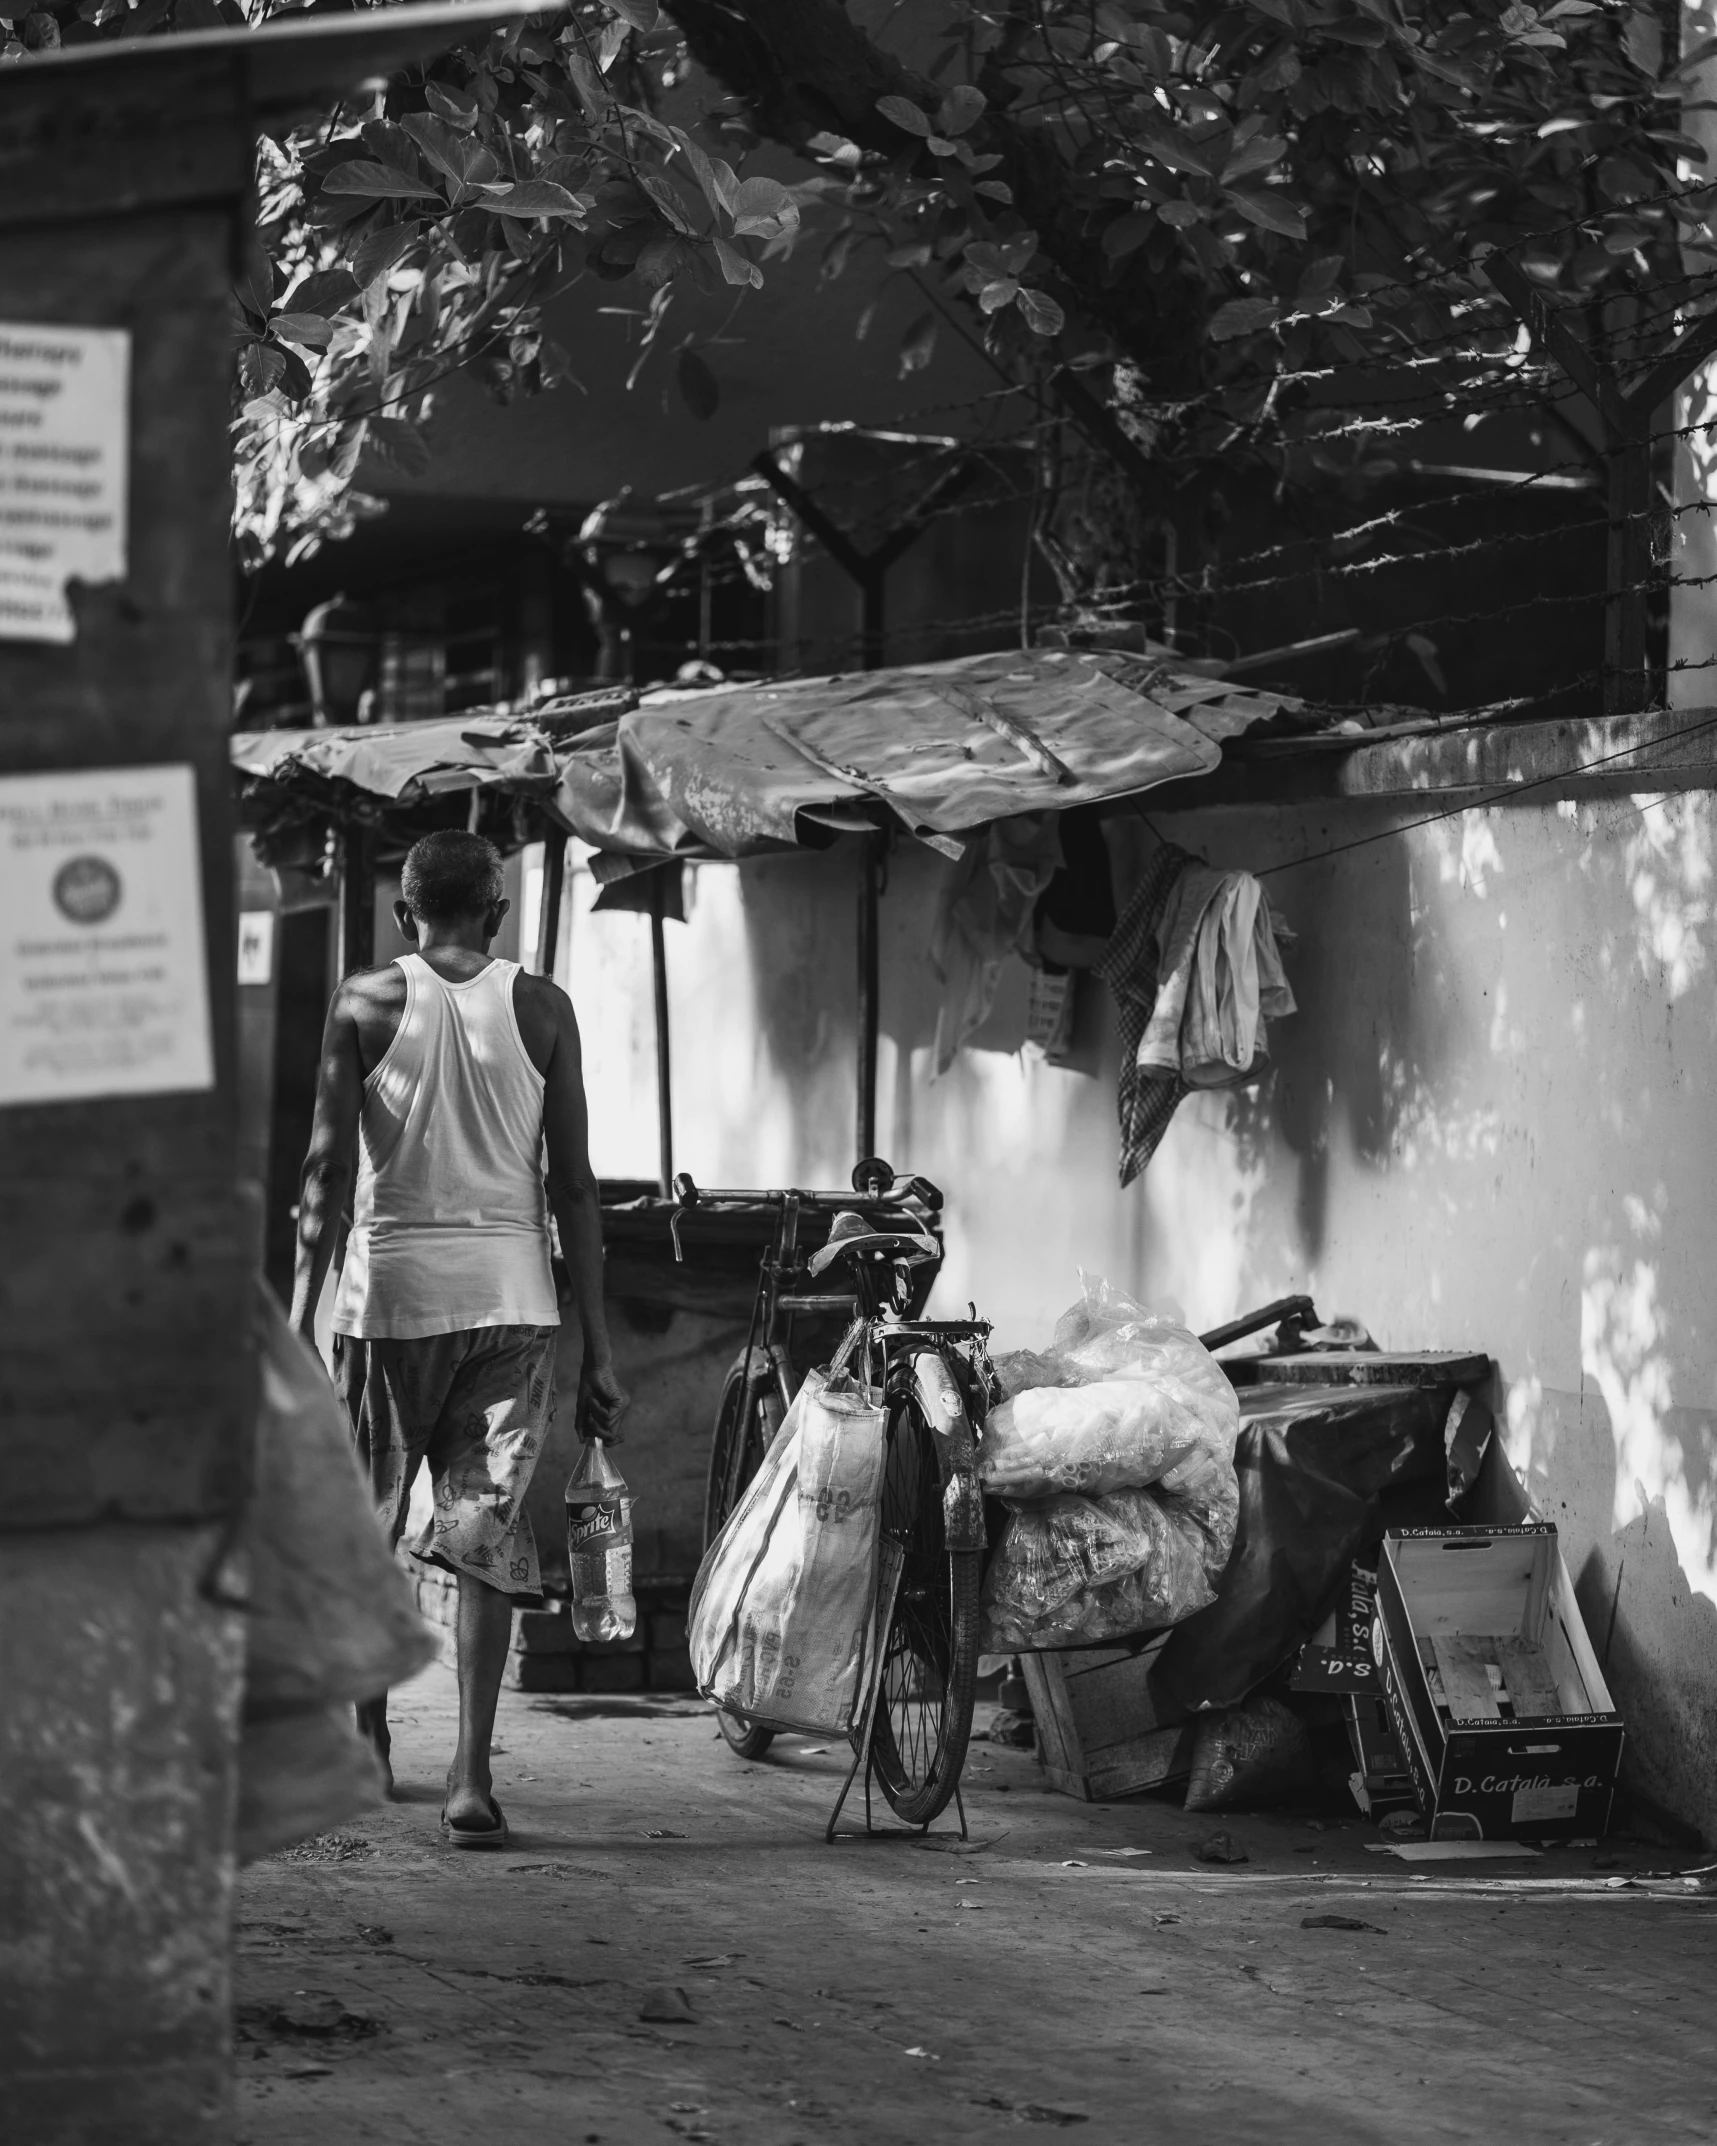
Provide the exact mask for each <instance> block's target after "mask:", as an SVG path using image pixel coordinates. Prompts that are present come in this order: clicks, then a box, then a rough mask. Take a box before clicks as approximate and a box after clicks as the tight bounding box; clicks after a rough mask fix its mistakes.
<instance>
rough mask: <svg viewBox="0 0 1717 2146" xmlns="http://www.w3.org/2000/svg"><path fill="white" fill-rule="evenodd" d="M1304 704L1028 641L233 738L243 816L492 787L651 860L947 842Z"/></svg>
mask: <svg viewBox="0 0 1717 2146" xmlns="http://www.w3.org/2000/svg"><path fill="white" fill-rule="evenodd" d="M1302 707H1303V704H1301V703H1298V702H1293V701H1289V700H1286V699H1285V698H1284V697H1283V696H1282V695H1280V694H1276V693H1269V692H1263V691H1255V690H1252V689H1250V688H1245V687H1237V686H1230V685H1226V684H1224V683H1223V682H1221V681H1220V680H1217V679H1212V678H1208V677H1204V676H1201V675H1199V674H1197V673H1195V672H1192V671H1188V670H1183V669H1181V668H1179V667H1178V666H1176V665H1174V664H1172V663H1170V662H1167V661H1161V660H1156V659H1153V658H1141V657H1137V656H1128V655H1122V654H1118V653H1115V652H1112V651H1081V650H1067V649H1034V650H1031V651H1029V652H1026V651H1010V652H1004V653H1001V654H993V655H984V656H967V657H962V658H960V659H958V660H957V661H955V662H951V663H936V664H924V665H917V666H909V667H905V668H898V669H893V670H880V671H861V672H853V673H850V674H847V675H841V676H836V677H832V678H813V679H794V680H788V681H785V682H783V683H781V684H772V685H751V686H736V687H720V688H716V689H714V690H706V691H683V692H664V693H656V694H651V695H649V696H647V697H646V698H645V699H644V700H643V701H642V703H641V704H640V705H638V706H637V707H635V708H632V709H630V710H628V711H627V712H625V713H623V714H622V715H620V717H619V719H618V721H616V722H614V723H607V724H603V725H601V726H600V727H598V728H593V729H586V730H583V731H581V732H579V733H577V734H575V735H572V736H557V735H556V734H555V731H556V728H557V726H558V723H559V722H560V721H563V720H564V719H565V716H566V714H567V713H568V712H569V711H567V710H564V709H561V708H559V707H557V705H556V704H554V703H549V704H547V705H546V706H544V707H542V708H539V709H537V710H535V711H533V712H532V714H530V715H521V716H510V715H501V714H499V713H493V714H477V715H472V716H464V717H459V718H453V719H449V720H447V721H445V722H432V723H411V724H405V725H400V726H397V727H394V728H391V729H385V730H384V729H373V728H372V729H361V730H323V731H268V732H259V733H253V734H250V735H248V736H240V737H238V738H235V739H234V741H233V762H234V766H235V768H236V769H237V770H238V771H239V772H240V773H241V774H243V775H245V776H248V777H250V778H251V784H250V788H249V792H248V795H247V800H246V802H247V807H248V809H247V814H246V816H247V818H248V819H250V820H251V821H252V822H253V824H255V823H259V822H261V821H263V820H266V818H267V811H268V806H269V803H270V801H271V800H272V801H273V802H274V803H275V804H277V805H280V806H284V805H286V804H287V803H288V802H289V801H292V802H294V803H295V805H296V809H297V811H298V813H299V815H300V816H301V815H302V809H303V805H304V803H305V802H306V799H305V798H304V797H303V796H302V795H300V796H299V797H298V798H297V799H296V800H293V799H292V793H293V792H294V791H295V790H297V791H300V792H303V791H312V792H314V793H316V794H317V795H318V796H319V798H320V801H321V802H322V804H323V805H324V807H326V808H328V809H330V810H334V809H337V803H336V801H337V796H338V793H339V792H340V791H341V790H343V789H345V788H346V787H347V786H349V788H350V790H353V791H357V792H361V793H367V794H368V796H369V797H370V798H372V799H374V800H377V801H378V802H380V801H386V802H387V803H391V804H392V805H395V806H399V807H410V806H412V805H414V804H421V803H423V802H425V801H427V800H428V799H430V798H432V797H434V796H436V795H438V794H441V793H444V792H446V791H449V790H473V789H483V788H491V787H499V788H501V789H503V790H505V791H507V792H509V793H511V794H513V795H515V796H525V797H529V798H531V799H533V800H534V801H535V802H536V803H537V804H538V805H539V806H540V808H541V809H542V810H543V811H544V812H545V813H546V814H547V815H548V816H549V817H550V818H551V819H555V820H558V821H560V823H561V824H562V825H564V826H565V827H567V828H568V829H569V830H570V831H571V832H572V833H574V834H576V835H578V836H579V837H580V838H581V839H582V840H584V841H586V842H588V843H590V844H592V845H593V847H595V848H597V849H599V850H606V851H609V852H613V853H616V854H618V855H620V856H625V857H631V858H635V859H638V860H640V861H643V860H646V859H655V858H668V857H745V856H751V855H755V854H758V853H760V852H763V851H768V850H775V849H782V848H790V847H793V846H795V845H798V844H802V843H805V842H811V843H820V842H823V841H826V840H827V839H828V833H829V831H830V830H831V829H835V830H839V829H856V828H859V827H862V826H866V825H873V826H874V825H879V824H885V823H886V822H888V821H890V820H892V821H894V822H896V823H898V824H900V825H901V826H904V827H905V828H906V829H907V830H908V831H910V832H911V833H912V834H914V835H917V836H919V837H921V838H922V839H924V840H926V841H929V842H931V843H933V844H934V845H936V846H937V847H940V848H945V849H949V850H956V849H958V847H959V841H960V837H962V836H964V835H966V834H969V833H970V832H971V831H972V830H973V829H974V828H978V827H982V826H985V825H987V824H988V823H989V822H990V821H992V820H997V819H1005V818H1010V817H1012V816H1014V815H1015V814H1019V813H1026V812H1043V811H1060V810H1065V809H1066V808H1067V807H1068V806H1071V805H1080V804H1091V803H1096V802H1099V801H1102V800H1104V799H1110V798H1118V797H1127V796H1132V795H1135V794H1137V793H1139V792H1141V791H1145V790H1149V789H1152V788H1154V787H1155V786H1156V785H1157V784H1158V783H1163V782H1172V781H1174V780H1176V779H1178V778H1180V777H1183V776H1188V775H1197V774H1201V773H1205V772H1207V771H1208V770H1210V769H1212V768H1214V767H1215V766H1216V765H1217V764H1218V762H1219V761H1220V760H1221V757H1222V742H1223V740H1224V739H1225V738H1230V737H1234V736H1237V735H1239V734H1240V733H1241V732H1242V731H1245V730H1247V729H1250V728H1252V727H1253V726H1255V725H1257V724H1259V723H1263V722H1267V721H1271V720H1274V719H1277V718H1281V717H1284V716H1286V717H1287V718H1288V719H1289V720H1290V721H1292V720H1293V719H1294V717H1295V716H1296V715H1298V714H1300V712H1301V710H1302ZM1308 712H1309V711H1308ZM353 802H354V804H355V803H356V800H353ZM383 813H384V816H385V805H384V806H383ZM369 816H371V817H374V816H376V814H375V813H374V811H372V812H371V814H370V815H369Z"/></svg>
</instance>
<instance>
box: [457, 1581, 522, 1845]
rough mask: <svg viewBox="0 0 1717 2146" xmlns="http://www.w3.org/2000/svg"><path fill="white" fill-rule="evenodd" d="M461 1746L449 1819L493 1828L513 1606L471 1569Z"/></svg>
mask: <svg viewBox="0 0 1717 2146" xmlns="http://www.w3.org/2000/svg"><path fill="white" fill-rule="evenodd" d="M455 1636H456V1639H457V1644H458V1660H459V1746H458V1749H457V1750H456V1751H455V1752H454V1754H453V1764H452V1765H451V1766H450V1767H449V1768H448V1770H447V1817H448V1821H449V1823H450V1824H452V1825H456V1826H470V1827H473V1828H475V1827H480V1826H492V1825H493V1824H494V1823H495V1806H494V1802H493V1799H492V1796H491V1793H490V1791H491V1789H492V1787H493V1783H492V1781H491V1778H490V1773H489V1740H490V1738H491V1737H492V1736H493V1735H494V1733H495V1707H496V1704H497V1702H498V1701H499V1699H500V1696H501V1672H502V1671H503V1670H504V1669H505V1668H506V1666H507V1648H508V1645H509V1643H510V1642H511V1639H512V1636H513V1605H512V1602H511V1601H510V1599H509V1598H508V1597H507V1596H506V1595H504V1594H502V1592H501V1590H500V1589H499V1588H498V1587H491V1586H489V1584H488V1583H487V1581H484V1580H479V1579H477V1578H476V1577H475V1576H474V1575H473V1574H471V1573H469V1572H462V1573H461V1574H460V1575H459V1623H458V1627H457V1630H456V1635H455Z"/></svg>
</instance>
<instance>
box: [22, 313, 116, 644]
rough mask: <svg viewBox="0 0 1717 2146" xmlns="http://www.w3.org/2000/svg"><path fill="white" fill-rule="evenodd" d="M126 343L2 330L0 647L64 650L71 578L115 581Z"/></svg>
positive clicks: (69, 333) (72, 631) (72, 628)
mask: <svg viewBox="0 0 1717 2146" xmlns="http://www.w3.org/2000/svg"><path fill="white" fill-rule="evenodd" d="M130 372H131V338H130V336H129V335H128V334H126V333H125V331H124V330H123V329H119V328H67V327H60V326H57V325H53V324H49V323H45V322H31V321H0V640H7V641H50V642H58V643H62V644H63V643H66V642H69V641H72V640H74V639H75V638H76V634H77V623H76V620H75V618H74V616H73V613H72V608H71V604H70V602H69V600H68V598H67V593H66V590H67V584H68V583H70V582H73V581H81V582H100V581H123V580H124V578H125V572H126V563H125V514H126V476H127V468H126V465H127V459H128V457H127V441H128V433H129V427H128V422H127V417H128V399H129V392H130Z"/></svg>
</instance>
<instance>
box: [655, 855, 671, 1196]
mask: <svg viewBox="0 0 1717 2146" xmlns="http://www.w3.org/2000/svg"><path fill="white" fill-rule="evenodd" d="M662 876H663V875H662V874H661V873H657V875H656V877H657V878H658V879H660V878H661V877H662ZM650 966H651V968H652V970H653V971H654V977H655V986H656V1140H657V1146H658V1149H659V1174H660V1178H661V1188H662V1197H663V1199H667V1198H668V1196H669V1195H670V1194H671V1193H672V1191H673V1187H674V1088H673V1079H672V1073H671V1065H670V1058H669V1048H668V949H667V945H666V943H665V941H664V939H663V936H662V894H661V889H660V888H659V887H658V888H657V889H656V891H655V898H654V900H653V902H652V904H651V908H650Z"/></svg>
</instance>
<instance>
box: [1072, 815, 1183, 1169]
mask: <svg viewBox="0 0 1717 2146" xmlns="http://www.w3.org/2000/svg"><path fill="white" fill-rule="evenodd" d="M1191 865H1192V860H1191V858H1190V857H1188V855H1187V854H1186V852H1185V850H1183V849H1177V848H1176V847H1175V846H1174V844H1173V843H1172V842H1165V843H1164V844H1163V845H1162V847H1161V848H1160V849H1159V850H1158V851H1157V853H1156V855H1155V856H1154V857H1152V859H1151V861H1150V863H1149V864H1148V865H1147V866H1146V867H1145V874H1144V877H1143V878H1142V879H1141V880H1140V882H1139V884H1138V886H1137V887H1136V888H1135V889H1134V890H1133V895H1132V899H1131V900H1130V901H1129V902H1128V903H1127V906H1126V908H1125V909H1123V910H1122V912H1121V916H1120V920H1119V922H1118V923H1117V924H1116V926H1115V934H1114V937H1113V938H1112V939H1111V940H1110V941H1109V945H1108V949H1107V951H1106V952H1105V954H1104V956H1103V959H1102V960H1101V962H1099V964H1098V966H1097V973H1098V975H1099V976H1101V977H1102V979H1103V981H1104V982H1105V983H1106V984H1107V985H1108V986H1109V988H1110V990H1111V991H1113V992H1114V994H1115V1007H1116V1015H1117V1026H1118V1027H1119V1030H1120V1041H1121V1075H1120V1085H1119V1093H1118V1101H1119V1106H1120V1117H1121V1183H1122V1184H1123V1185H1130V1184H1131V1183H1132V1182H1133V1180H1134V1178H1135V1177H1137V1176H1138V1174H1139V1172H1140V1171H1141V1170H1142V1169H1143V1168H1144V1167H1145V1165H1146V1163H1148V1162H1149V1161H1150V1159H1151V1157H1152V1156H1153V1155H1154V1154H1155V1153H1156V1151H1157V1147H1158V1144H1159V1142H1160V1141H1161V1140H1162V1137H1163V1135H1164V1133H1166V1132H1167V1131H1168V1129H1169V1120H1170V1119H1171V1118H1172V1117H1173V1116H1174V1114H1175V1108H1176V1106H1177V1105H1178V1103H1179V1102H1180V1099H1181V1097H1182V1096H1183V1095H1185V1094H1186V1093H1187V1084H1186V1082H1185V1081H1184V1080H1182V1078H1181V1075H1180V1066H1179V1060H1178V1058H1177V1059H1176V1061H1175V1063H1174V1065H1173V1066H1172V1067H1170V1068H1166V1069H1160V1070H1159V1069H1157V1068H1154V1067H1146V1066H1141V1065H1140V1063H1139V1046H1140V1043H1141V1042H1142V1041H1143V1038H1144V1033H1145V1026H1146V1023H1147V1022H1148V1021H1149V1019H1150V1017H1151V1013H1152V1009H1153V1008H1154V1007H1155V1005H1156V1002H1157V977H1158V965H1159V962H1160V960H1161V949H1160V946H1159V937H1160V934H1161V930H1162V926H1163V923H1164V920H1165V917H1166V915H1167V913H1168V910H1169V906H1170V904H1171V902H1172V901H1173V900H1174V897H1175V894H1176V890H1177V887H1178V885H1179V882H1180V879H1181V877H1182V875H1183V873H1184V872H1185V871H1186V869H1187V868H1188V867H1189V866H1191ZM1193 869H1195V870H1201V869H1204V868H1203V867H1193Z"/></svg>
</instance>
